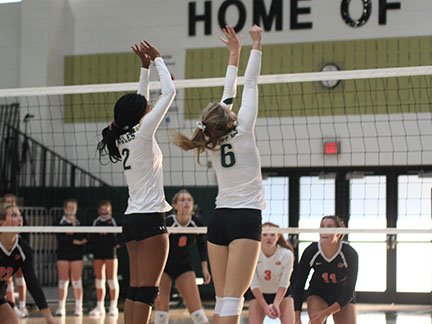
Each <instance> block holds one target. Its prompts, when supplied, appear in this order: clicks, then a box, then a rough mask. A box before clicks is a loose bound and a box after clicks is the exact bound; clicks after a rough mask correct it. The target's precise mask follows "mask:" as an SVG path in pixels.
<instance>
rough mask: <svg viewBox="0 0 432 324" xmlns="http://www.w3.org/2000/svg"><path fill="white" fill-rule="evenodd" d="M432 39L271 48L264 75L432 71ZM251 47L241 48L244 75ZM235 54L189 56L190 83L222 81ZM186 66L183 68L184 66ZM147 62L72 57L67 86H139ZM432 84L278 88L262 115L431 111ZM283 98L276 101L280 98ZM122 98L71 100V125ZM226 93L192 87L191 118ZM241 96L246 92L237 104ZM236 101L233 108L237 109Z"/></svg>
mask: <svg viewBox="0 0 432 324" xmlns="http://www.w3.org/2000/svg"><path fill="white" fill-rule="evenodd" d="M431 47H432V37H431V36H422V37H403V38H388V39H367V40H347V41H329V42H315V43H296V44H275V45H271V44H269V45H264V47H263V64H262V74H281V73H300V72H317V71H320V70H321V68H322V67H323V66H324V65H325V64H327V63H334V64H336V65H338V66H339V68H340V69H341V70H355V69H373V68H386V67H402V66H418V65H431V64H432V57H431V55H430V48H431ZM248 56H249V48H248V47H247V46H245V47H244V48H243V49H242V53H241V60H240V67H239V75H243V74H244V70H245V67H246V64H247V57H248ZM227 62H228V51H227V50H226V49H225V48H223V47H218V48H206V49H189V50H187V51H186V62H185V77H186V79H193V78H214V77H223V76H224V74H225V71H226V64H227ZM179 63H180V62H179ZM139 66H140V63H139V60H138V58H137V57H136V56H135V54H133V53H117V54H94V55H75V56H67V57H66V58H65V73H64V75H65V84H66V85H77V84H97V83H114V82H134V81H137V80H138V78H139V68H138V67H139ZM430 86H431V78H430V77H428V78H425V77H413V78H399V79H398V80H397V79H395V78H390V79H385V80H382V79H375V80H371V79H368V80H359V81H355V82H354V81H343V82H341V83H340V84H339V85H338V86H337V87H336V88H335V89H331V90H329V89H327V88H324V87H323V86H322V85H321V83H320V82H307V83H292V84H272V85H263V86H261V88H260V111H259V114H260V115H259V116H260V117H292V116H324V115H347V114H381V113H384V114H386V113H398V112H422V111H429V110H430V107H429V101H428V97H429V92H430ZM276 93H277V94H278V95H277V96H275V94H276ZM121 94H122V93H109V94H105V93H102V94H83V95H72V96H65V122H105V121H110V120H112V107H113V105H114V103H115V101H116V99H117V98H118V97H119V96H120V95H121ZM221 94H222V88H221V87H213V88H200V89H188V90H187V91H186V96H185V116H184V117H185V118H186V119H191V118H197V117H198V116H199V113H200V112H201V110H202V109H203V107H205V106H206V105H207V103H208V102H209V101H219V100H220V97H221ZM240 96H241V87H239V92H238V95H237V98H240ZM238 102H239V100H237V102H236V104H235V106H234V109H238Z"/></svg>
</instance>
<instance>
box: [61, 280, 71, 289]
mask: <svg viewBox="0 0 432 324" xmlns="http://www.w3.org/2000/svg"><path fill="white" fill-rule="evenodd" d="M58 286H59V288H61V289H67V288H68V286H69V280H59V283H58Z"/></svg>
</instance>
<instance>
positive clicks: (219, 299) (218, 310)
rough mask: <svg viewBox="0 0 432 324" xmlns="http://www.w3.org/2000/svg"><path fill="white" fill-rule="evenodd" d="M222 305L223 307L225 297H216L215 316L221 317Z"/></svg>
mask: <svg viewBox="0 0 432 324" xmlns="http://www.w3.org/2000/svg"><path fill="white" fill-rule="evenodd" d="M222 305H223V297H218V296H216V304H215V309H214V314H215V315H220V313H221V310H222Z"/></svg>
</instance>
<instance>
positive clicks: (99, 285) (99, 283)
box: [95, 279, 105, 289]
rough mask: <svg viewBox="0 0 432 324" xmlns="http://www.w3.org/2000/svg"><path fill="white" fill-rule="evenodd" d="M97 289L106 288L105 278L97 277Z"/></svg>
mask: <svg viewBox="0 0 432 324" xmlns="http://www.w3.org/2000/svg"><path fill="white" fill-rule="evenodd" d="M95 286H96V289H104V288H105V280H104V279H96V280H95Z"/></svg>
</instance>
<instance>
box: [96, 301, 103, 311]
mask: <svg viewBox="0 0 432 324" xmlns="http://www.w3.org/2000/svg"><path fill="white" fill-rule="evenodd" d="M97 308H99V309H103V308H104V302H103V301H98V302H97Z"/></svg>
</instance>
